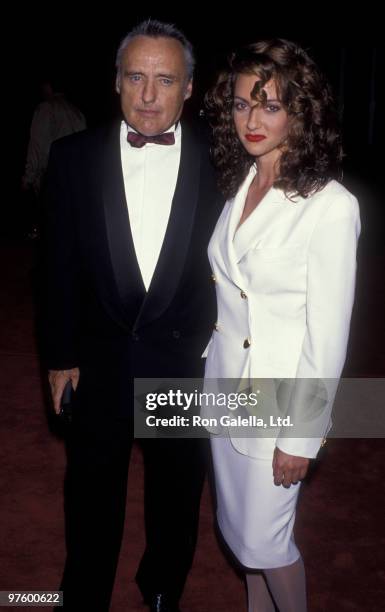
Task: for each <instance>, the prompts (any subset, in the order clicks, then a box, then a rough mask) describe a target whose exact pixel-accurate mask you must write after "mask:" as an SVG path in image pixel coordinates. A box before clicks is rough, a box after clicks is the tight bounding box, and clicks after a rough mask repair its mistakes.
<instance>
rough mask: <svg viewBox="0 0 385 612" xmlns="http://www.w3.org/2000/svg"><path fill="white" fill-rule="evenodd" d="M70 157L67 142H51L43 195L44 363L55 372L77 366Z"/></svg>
mask: <svg viewBox="0 0 385 612" xmlns="http://www.w3.org/2000/svg"><path fill="white" fill-rule="evenodd" d="M70 161H71V155H70V151H69V150H67V149H66V147H65V146H63V142H58V143H57V144H54V145H53V146H52V148H51V154H50V159H49V164H48V169H47V175H46V181H45V188H44V193H43V213H42V245H41V258H40V274H39V281H40V283H39V287H40V291H39V293H40V300H39V302H40V304H39V310H38V329H39V339H40V351H41V355H42V360H43V363H44V365H45V366H46V367H48V368H49V369H53V370H62V369H70V368H73V367H77V366H78V365H79V363H78V322H79V279H78V274H77V268H78V266H77V262H78V256H77V248H76V240H75V235H76V227H75V225H76V224H75V219H74V214H73V198H72V197H71V185H70Z"/></svg>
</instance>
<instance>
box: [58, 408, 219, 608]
mask: <svg viewBox="0 0 385 612" xmlns="http://www.w3.org/2000/svg"><path fill="white" fill-rule="evenodd" d="M132 444H133V435H132V427H131V425H130V423H129V421H128V419H127V420H126V419H122V418H115V419H112V418H108V419H107V418H101V417H96V416H95V415H94V417H93V418H85V417H82V415H81V414H79V416H76V415H75V416H74V418H73V423H72V425H71V431H70V434H69V439H68V465H67V476H66V483H65V517H66V543H67V559H66V564H65V569H64V575H63V580H62V585H61V590H63V592H64V593H63V597H64V610H71V611H72V610H92V611H93V612H107V611H108V609H109V605H110V600H111V595H112V590H113V585H114V579H115V573H116V568H117V564H118V558H119V552H120V546H121V541H122V535H123V527H124V515H125V506H126V495H127V472H128V464H129V459H130V453H131V449H132ZM142 448H143V455H144V466H145V529H146V549H145V552H144V555H143V558H142V560H141V563H140V566H139V569H138V573H137V577H136V579H137V583H138V586H139V588H140V590H141V591H142V594H143V597H144V599H145V600H146V599H148V598H149V597H150V596H151V595H152V594H156V593H166V594H168V596H169V597H170V598H171V599H175V600H176V601H177V600H178V599H179V598H180V595H181V593H182V591H183V587H184V584H185V581H186V578H187V574H188V571H189V569H190V567H191V564H192V560H193V555H194V551H195V546H196V539H197V531H198V518H199V506H200V498H201V492H202V487H203V482H204V476H205V468H206V457H207V446H206V441H204V440H196V439H195V440H194V439H155V440H143V441H142ZM61 609H63V608H61Z"/></svg>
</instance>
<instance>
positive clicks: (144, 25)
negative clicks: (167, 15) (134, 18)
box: [115, 19, 195, 80]
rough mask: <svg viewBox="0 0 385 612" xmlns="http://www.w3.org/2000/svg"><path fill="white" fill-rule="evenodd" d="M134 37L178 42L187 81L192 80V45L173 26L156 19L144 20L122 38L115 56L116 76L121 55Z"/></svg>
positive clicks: (193, 58) (119, 68)
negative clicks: (182, 55)
mask: <svg viewBox="0 0 385 612" xmlns="http://www.w3.org/2000/svg"><path fill="white" fill-rule="evenodd" d="M136 36H149V37H150V38H174V39H175V40H178V41H179V42H180V43H181V45H182V47H183V51H184V56H185V60H186V68H187V76H188V80H190V79H192V77H193V74H194V67H195V57H194V50H193V46H192V44H191V43H190V41H188V40H187V38H186V37H185V35H184V34H183V33H182V32H181V31H180V30H178V28H176V27H175V26H174V25H173V24H171V23H164V22H162V21H157V20H156V19H146V21H142V22H141V23H139V24H138V25H137V26H135V27H134V28H133V29H132V30H131V31H130V32H128V34H126V36H125V37H124V38H123V40H122V42H121V43H120V45H119V49H118V52H117V54H116V62H115V66H116V70H117V72H118V75H119V73H120V70H121V67H122V57H123V53H124V51H125V49H126V47H127V45H128V44H129V42H131V40H132V39H133V38H135V37H136Z"/></svg>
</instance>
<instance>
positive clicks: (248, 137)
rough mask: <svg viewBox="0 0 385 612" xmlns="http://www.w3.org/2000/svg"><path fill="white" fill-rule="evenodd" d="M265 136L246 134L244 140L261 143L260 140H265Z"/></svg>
mask: <svg viewBox="0 0 385 612" xmlns="http://www.w3.org/2000/svg"><path fill="white" fill-rule="evenodd" d="M265 138H266V136H262V134H246V140H248V141H249V142H261V140H265Z"/></svg>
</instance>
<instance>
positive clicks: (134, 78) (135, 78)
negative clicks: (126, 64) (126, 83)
mask: <svg viewBox="0 0 385 612" xmlns="http://www.w3.org/2000/svg"><path fill="white" fill-rule="evenodd" d="M128 78H129V80H130V81H132V82H137V81H140V78H141V77H140V74H130V75H129V77H128Z"/></svg>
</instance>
